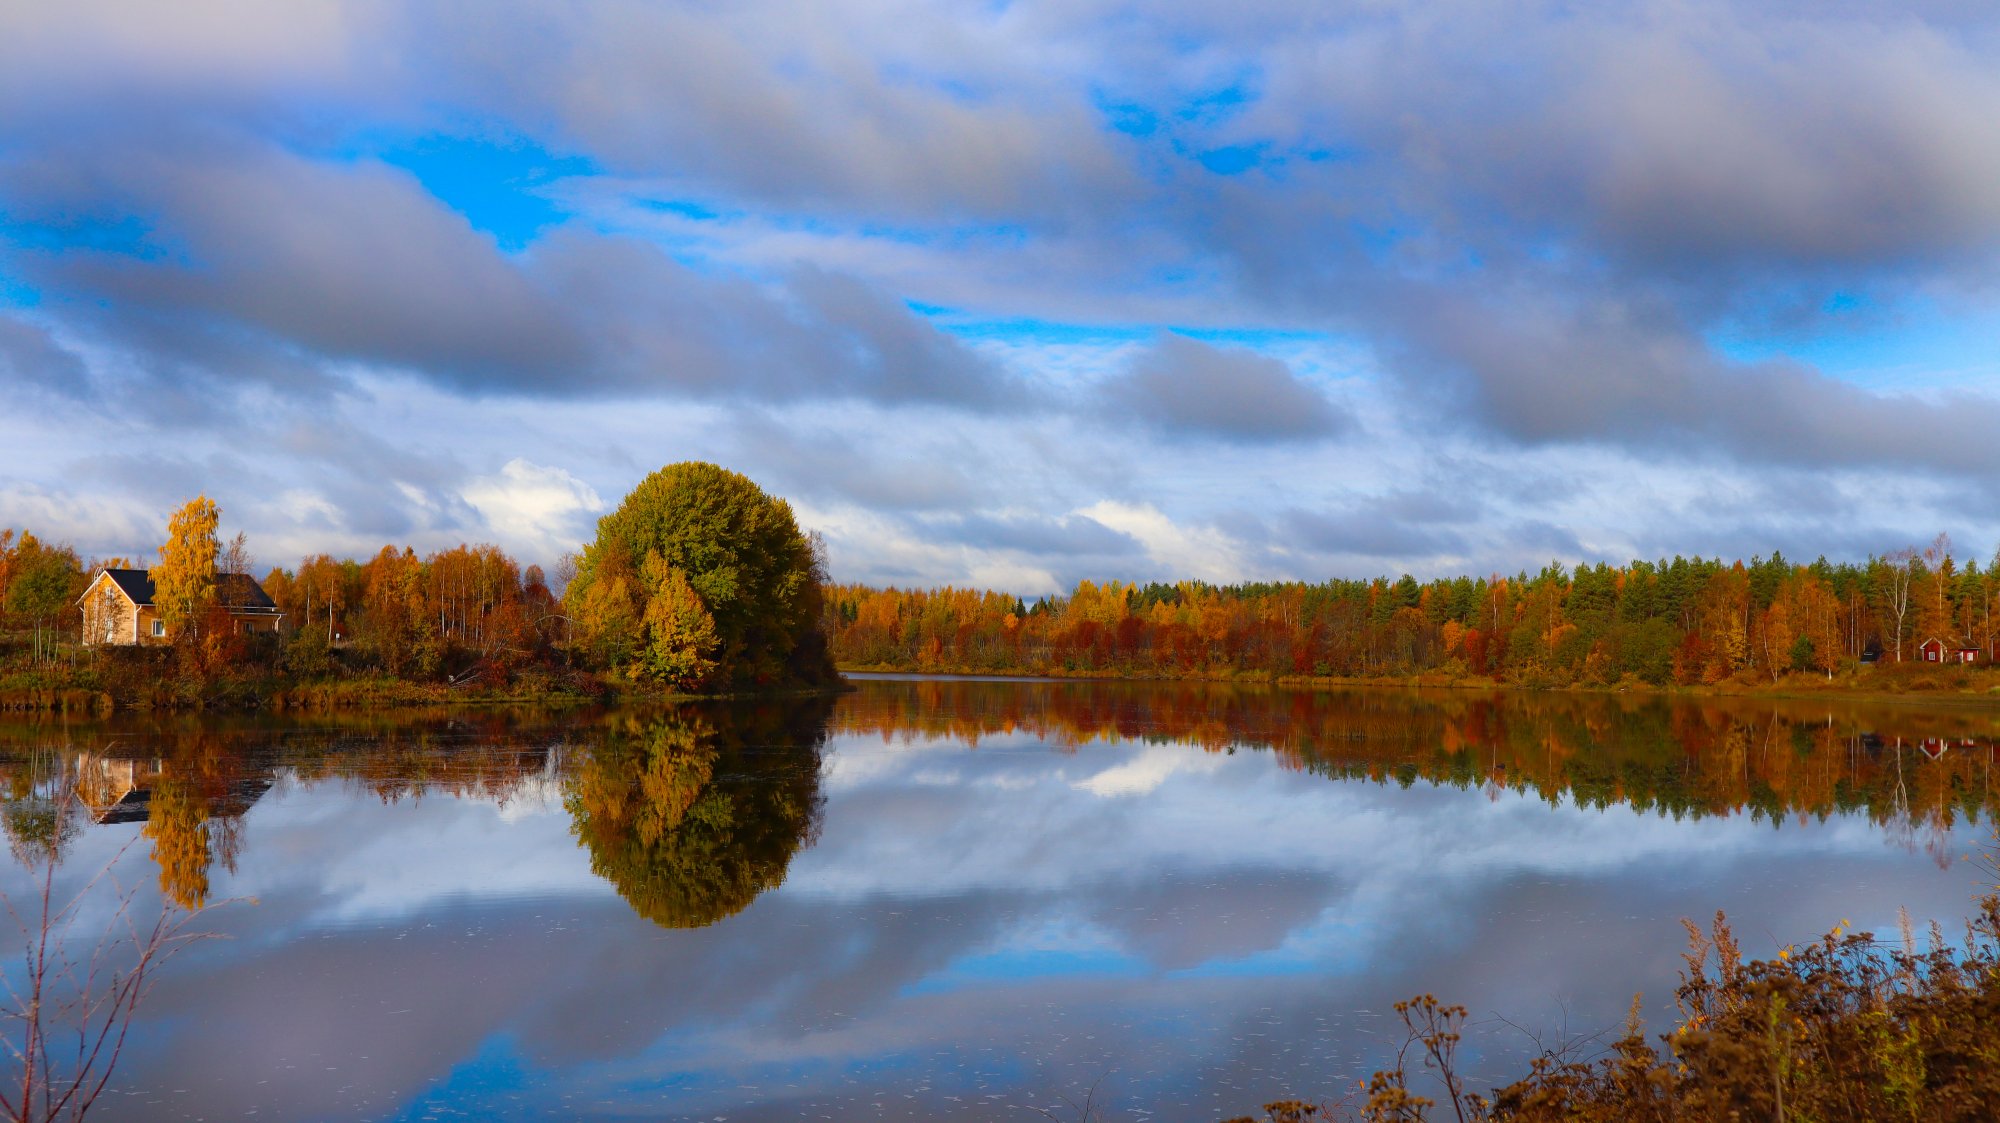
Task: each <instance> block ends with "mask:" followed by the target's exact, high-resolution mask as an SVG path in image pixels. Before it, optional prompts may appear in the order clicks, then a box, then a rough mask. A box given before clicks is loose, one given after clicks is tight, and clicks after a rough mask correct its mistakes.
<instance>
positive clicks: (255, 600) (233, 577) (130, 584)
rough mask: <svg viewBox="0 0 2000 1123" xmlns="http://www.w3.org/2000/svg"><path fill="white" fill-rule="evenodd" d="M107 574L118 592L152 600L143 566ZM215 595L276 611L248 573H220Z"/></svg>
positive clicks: (136, 599) (141, 601) (240, 605)
mask: <svg viewBox="0 0 2000 1123" xmlns="http://www.w3.org/2000/svg"><path fill="white" fill-rule="evenodd" d="M104 575H105V576H106V577H109V578H111V580H112V581H113V582H114V583H116V584H117V586H118V589H119V591H120V592H123V593H124V594H125V595H126V596H128V597H131V598H132V603H133V604H137V605H150V604H152V603H153V578H152V576H151V575H150V574H148V573H147V571H145V570H143V569H107V570H105V571H104ZM215 598H216V599H217V600H218V601H221V602H222V603H223V604H225V605H228V606H229V607H231V608H247V609H252V610H255V611H260V612H276V611H277V610H278V604H277V602H276V601H274V600H272V599H271V595H270V594H269V593H266V592H265V591H264V586H262V585H259V584H258V583H257V579H256V578H254V577H252V576H250V575H249V574H247V573H220V574H217V575H216V578H215Z"/></svg>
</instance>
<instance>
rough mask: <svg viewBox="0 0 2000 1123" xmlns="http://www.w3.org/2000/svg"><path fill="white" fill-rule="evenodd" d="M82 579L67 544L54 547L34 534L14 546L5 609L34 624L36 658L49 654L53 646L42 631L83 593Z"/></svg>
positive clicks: (73, 552)
mask: <svg viewBox="0 0 2000 1123" xmlns="http://www.w3.org/2000/svg"><path fill="white" fill-rule="evenodd" d="M82 578H83V569H82V566H81V565H80V564H79V563H78V562H77V558H76V551H74V550H72V549H70V548H69V547H67V546H55V547H51V546H48V545H45V544H43V543H42V542H40V541H39V540H37V539H36V538H35V536H34V535H32V534H23V535H22V536H21V541H20V544H19V545H17V546H15V547H14V550H13V554H12V557H11V558H10V559H9V562H8V581H7V589H6V608H7V611H8V613H9V614H11V615H13V616H16V617H20V618H21V619H24V620H28V621H31V622H32V623H33V624H34V628H35V638H34V656H35V658H37V659H40V658H44V657H46V656H47V655H48V654H49V652H50V649H51V645H49V644H48V643H46V642H45V641H44V636H43V632H44V630H45V629H46V628H47V627H48V625H49V624H50V622H51V621H54V620H56V619H57V618H59V617H60V616H61V615H62V614H63V613H64V612H66V611H68V609H69V607H70V604H71V603H72V602H73V601H74V600H75V599H76V597H77V594H78V593H79V592H81V589H80V588H79V586H80V585H81V584H82Z"/></svg>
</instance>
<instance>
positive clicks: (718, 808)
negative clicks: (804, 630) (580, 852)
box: [564, 698, 833, 928]
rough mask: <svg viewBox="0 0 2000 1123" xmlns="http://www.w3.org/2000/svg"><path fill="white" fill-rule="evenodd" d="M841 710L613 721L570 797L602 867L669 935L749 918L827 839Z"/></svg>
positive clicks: (765, 708)
mask: <svg viewBox="0 0 2000 1123" xmlns="http://www.w3.org/2000/svg"><path fill="white" fill-rule="evenodd" d="M832 709H833V703H832V700H831V699H826V698H812V699H788V700H784V701H774V702H766V703H760V704H757V705H751V706H745V705H731V706H728V707H727V708H726V709H721V708H718V707H716V706H712V705H701V706H697V705H687V706H679V707H675V708H672V709H667V710H662V711H658V712H652V713H648V714H645V715H643V716H640V715H613V716H611V717H609V718H608V719H607V720H606V723H605V728H604V730H603V733H602V735H601V736H599V737H597V738H595V739H594V740H592V741H591V742H590V744H589V745H588V746H587V747H586V749H585V750H584V752H583V754H582V757H581V759H579V760H577V761H575V762H574V766H573V771H572V772H571V774H570V777H569V779H568V782H567V795H566V798H565V800H564V803H565V806H566V807H567V808H568V810H569V813H570V816H571V818H572V827H571V829H572V830H573V831H574V832H575V834H576V837H577V838H578V839H579V840H580V841H581V842H582V843H583V845H584V846H585V847H587V848H588V849H589V851H590V868H591V870H592V871H593V872H595V873H596V874H597V875H598V876H599V877H602V878H604V879H605V880H607V881H609V882H610V883H611V884H612V885H613V886H614V887H615V888H616V889H617V890H618V892H619V895H620V896H622V897H624V898H625V900H626V902H627V903H628V904H630V905H631V906H632V908H633V910H634V911H635V912H637V913H638V914H639V915H640V916H643V917H645V918H646V919H648V920H650V921H652V922H653V923H655V924H658V925H660V926H661V927H664V928H700V927H703V926H706V925H709V924H713V923H715V922H716V921H718V920H722V919H724V918H726V917H730V916H734V915H735V914H736V913H739V912H741V911H743V909H744V908H746V907H748V906H749V904H750V902H751V901H754V900H756V899H757V896H758V895H759V894H761V893H763V892H764V891H765V890H767V889H772V888H775V887H777V886H778V885H779V884H781V883H783V881H784V880H785V872H786V870H787V869H788V868H789V867H790V865H791V861H792V856H793V855H794V854H796V853H798V851H799V850H800V849H802V848H803V847H806V846H809V845H811V844H812V842H813V841H814V839H815V838H816V837H817V835H818V831H819V823H820V809H821V806H822V804H823V802H824V801H823V799H822V797H821V795H820V785H819V763H820V747H821V746H822V745H823V744H824V743H825V741H826V732H827V726H828V721H829V718H830V717H831V714H832Z"/></svg>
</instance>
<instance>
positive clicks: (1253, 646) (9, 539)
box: [0, 481, 2000, 700]
mask: <svg viewBox="0 0 2000 1123" xmlns="http://www.w3.org/2000/svg"><path fill="white" fill-rule="evenodd" d="M746 483H747V481H746ZM636 494H638V493H635V495H636ZM799 540H800V541H801V542H805V541H807V540H806V538H805V537H804V536H799ZM593 548H595V549H596V551H597V552H596V553H594V554H593V553H592V552H591V551H590V550H586V551H585V552H584V553H582V554H579V555H575V556H572V557H568V558H565V559H563V561H562V563H561V564H560V565H559V566H558V571H557V572H556V573H555V574H554V575H553V576H551V575H549V574H545V573H544V571H543V570H542V569H541V567H539V566H536V565H523V564H521V562H520V561H518V560H517V559H515V558H513V557H510V556H509V555H508V554H507V553H505V552H504V551H502V550H501V549H500V548H498V547H496V546H493V545H458V546H454V547H452V548H450V549H443V550H436V551H432V552H431V553H428V554H420V553H418V552H417V551H416V550H415V549H413V548H411V547H409V546H396V545H385V546H384V547H382V549H381V550H379V551H377V552H376V553H374V554H373V555H371V556H368V557H365V558H361V559H357V558H336V557H334V556H332V555H330V554H324V553H322V554H315V555H311V556H308V557H304V558H301V559H300V560H299V561H298V562H297V563H296V564H294V565H291V566H289V567H287V566H278V567H272V568H268V569H264V570H263V571H262V573H261V575H258V574H257V573H256V570H257V569H258V568H259V567H257V566H256V565H255V562H254V559H253V557H252V555H251V552H250V550H249V548H248V546H247V543H246V541H245V539H244V536H243V535H240V534H239V535H237V536H236V537H235V538H234V539H233V540H231V541H229V542H227V543H217V544H216V545H215V546H214V548H213V558H214V561H213V565H214V573H216V574H218V575H227V574H245V575H250V576H256V577H257V580H258V581H259V582H260V583H261V585H262V588H263V589H264V591H265V592H266V593H267V594H268V595H269V596H270V598H271V600H272V601H273V602H274V603H275V604H276V606H277V608H278V609H279V610H280V611H281V612H282V613H283V618H284V621H285V627H284V629H283V632H282V635H280V636H275V637H267V636H243V635H237V634H234V633H233V632H232V630H231V629H229V628H227V627H217V626H210V627H208V628H206V629H204V628H202V627H200V626H199V623H200V622H199V621H195V620H192V619H190V620H189V621H187V622H186V623H187V632H186V636H187V638H188V639H189V640H190V642H186V643H178V644H176V645H175V647H176V649H177V650H176V653H175V658H174V662H173V668H172V677H173V679H174V683H173V687H174V689H175V690H178V691H180V692H181V693H182V694H186V693H188V692H189V691H195V692H200V691H203V690H210V689H211V688H212V686H213V684H214V683H215V682H218V681H229V680H241V679H244V678H245V677H246V676H247V677H250V678H256V677H257V676H260V675H261V676H264V677H265V678H266V679H269V678H271V677H272V676H276V677H278V678H281V679H283V680H284V681H285V682H287V683H291V684H294V685H298V684H319V691H320V693H321V694H322V695H325V694H327V693H328V688H327V687H326V686H325V685H324V684H325V683H326V682H327V681H328V680H334V679H349V680H352V679H356V678H368V677H372V678H374V679H375V680H377V688H376V689H377V691H378V692H380V691H381V690H384V689H387V688H386V687H385V686H383V685H382V684H384V683H400V684H418V685H428V686H431V687H436V688H437V689H436V690H432V691H430V692H429V693H428V694H426V695H425V697H426V698H433V696H437V695H439V691H443V692H444V693H446V694H449V693H450V692H452V691H463V690H468V689H479V690H487V691H494V690H503V691H504V690H514V691H517V692H525V693H527V694H531V695H533V694H545V693H548V692H550V691H557V692H563V691H570V692H576V693H580V694H582V695H586V696H591V697H600V696H603V695H604V694H605V693H606V691H607V690H609V689H614V688H617V687H619V686H621V685H624V686H632V685H637V684H642V683H647V682H651V683H652V684H654V685H662V684H664V685H668V686H695V685H700V684H701V682H702V681H709V682H715V683H720V682H724V681H727V678H726V676H725V675H724V674H723V673H722V672H720V671H718V670H717V669H716V668H717V666H718V664H719V662H720V661H721V660H722V659H723V658H724V654H725V653H724V651H723V650H722V649H723V648H724V647H725V646H727V644H728V642H729V640H728V637H729V636H732V635H737V634H741V635H744V636H749V637H755V636H762V635H769V634H772V633H773V632H774V631H775V629H774V627H773V626H772V625H770V624H769V623H760V622H757V621H754V620H748V619H747V618H746V622H742V623H736V622H734V621H735V619H736V617H735V616H732V615H730V614H727V613H724V614H720V615H718V614H716V613H715V612H714V611H713V610H714V609H716V608H719V607H721V604H722V602H721V601H720V599H719V598H718V597H717V595H716V594H713V593H706V594H704V593H700V592H697V591H696V590H695V588H694V586H693V585H691V584H690V583H689V581H688V580H687V579H686V578H685V576H684V575H683V576H681V577H680V578H679V579H677V580H672V581H669V580H667V577H671V576H673V575H675V574H680V573H681V571H680V570H679V569H678V568H676V567H673V566H669V565H666V564H665V563H664V562H661V561H660V560H659V559H658V558H653V559H652V568H648V567H647V566H646V565H642V564H639V563H638V562H637V561H635V560H634V558H633V556H632V555H633V554H634V552H635V551H634V550H632V549H629V548H625V547H622V546H619V545H618V544H617V543H615V542H611V541H610V540H608V539H607V543H606V544H605V545H603V546H599V547H593ZM657 552H658V551H654V553H657ZM799 553H800V557H799V558H798V559H796V561H795V563H794V568H797V569H799V570H800V571H801V572H804V573H805V574H806V576H805V577H803V578H800V579H798V580H794V581H793V582H792V584H791V585H789V586H787V588H788V589H790V590H792V591H790V592H788V593H787V594H786V595H787V596H788V597H791V598H793V600H792V601H791V602H788V604H789V605H790V607H789V608H788V612H789V613H790V614H791V616H793V617H798V618H799V619H798V622H797V623H796V624H791V625H789V627H790V628H791V629H792V632H793V633H795V634H794V635H793V636H792V637H791V638H790V639H788V643H791V644H793V645H795V646H796V648H797V650H798V651H799V652H802V653H803V654H801V655H799V656H798V658H797V659H795V660H794V662H796V663H798V664H799V665H800V666H803V667H805V672H801V673H800V674H798V675H795V676H794V677H803V678H806V679H811V678H813V677H814V673H813V665H814V661H815V660H819V659H822V658H823V657H822V656H820V655H818V654H817V652H819V651H821V650H825V649H830V652H831V656H832V658H833V660H834V661H835V662H836V663H837V664H838V665H839V666H840V667H841V668H843V669H847V670H898V671H918V672H957V673H1016V674H1038V675H1055V676H1082V677H1105V678H1115V677H1147V678H1251V679H1258V680H1265V681H1269V680H1283V681H1295V680H1331V681H1373V680H1384V681H1410V680H1416V681H1424V682H1461V681H1463V682H1493V683H1507V684H1514V685H1523V686H1594V687H1615V686H1620V685H1623V686H1628V687H1674V686H1723V687H1729V686H1737V687H1742V688H1746V689H1748V688H1756V687H1758V686H1760V685H1770V684H1776V683H1785V682H1788V683H1794V684H1799V683H1806V682H1809V681H1811V680H1818V681H1821V682H1825V681H1829V680H1837V681H1839V682H1843V683H1848V684H1853V683H1855V682H1856V681H1857V679H1858V678H1866V679H1868V680H1869V681H1870V682H1872V683H1873V684H1875V685H1878V686H1882V687H1884V688H1888V689H1902V688H1924V687H1935V686H1938V685H1940V684H1951V685H1957V686H1959V687H1964V686H1966V685H1968V684H1972V685H1979V684H1981V683H1983V679H1984V677H1985V676H1984V674H1982V673H1979V671H1978V669H1977V668H1967V667H1965V666H1964V665H1963V664H1960V663H1958V662H1957V660H1959V659H1962V658H1966V659H1971V660H1973V661H1975V662H1976V663H1977V664H1979V665H1980V666H1984V665H1987V664H1990V663H1991V661H1992V659H1993V656H1994V653H1995V650H1996V642H2000V621H1996V619H1995V612H1994V609H1995V606H1996V602H2000V558H1997V559H1995V560H1994V561H1992V562H1989V563H1988V564H1986V565H1985V566H1983V567H1982V566H1981V564H1980V563H1979V562H1978V560H1977V559H1974V558H1962V557H1961V556H1959V554H1958V553H1956V552H1955V551H1954V550H1953V548H1952V545H1951V543H1950V541H1949V539H1947V538H1945V537H1944V536H1939V538H1938V539H1936V540H1935V541H1934V542H1932V543H1931V545H1930V546H1928V547H1927V548H1924V549H1916V548H1906V549H1901V550H1896V551H1891V552H1888V553H1885V554H1882V555H1880V556H1876V557H1871V558H1869V559H1867V560H1866V561H1863V562H1859V563H1855V562H1838V563H1836V562H1829V561H1828V560H1826V559H1825V558H1823V557H1822V558H1819V559H1817V560H1815V561H1813V562H1811V563H1810V564H1800V563H1797V562H1794V561H1792V560H1790V559H1788V558H1786V557H1784V556H1783V555H1782V554H1776V553H1774V554H1772V555H1771V556H1769V557H1756V558H1752V559H1750V560H1749V561H1734V562H1728V561H1724V560H1722V559H1720V558H1700V557H1696V558H1691V559H1690V558H1684V557H1674V558H1672V559H1670V560H1669V559H1662V560H1660V561H1653V562H1647V561H1634V562H1632V563H1630V564H1627V565H1624V566H1611V565H1607V564H1601V563H1600V564H1595V565H1579V566H1576V567H1574V568H1571V567H1566V566H1564V565H1561V564H1560V563H1554V562H1552V563H1550V564H1549V565H1548V566H1546V567H1544V568H1543V569H1542V570H1541V571H1540V572H1538V573H1535V574H1532V575H1530V574H1527V573H1518V574H1515V575H1513V576H1501V575H1489V576H1485V577H1477V578H1475V577H1468V576H1460V577H1455V578H1448V579H1447V578H1438V579H1433V580H1429V581H1419V580H1417V579H1416V578H1415V577H1412V576H1410V575H1407V574H1405V575H1403V576H1402V577H1400V578H1396V579H1390V578H1387V577H1376V578H1372V579H1368V580H1347V579H1332V580H1327V581H1322V582H1316V583H1307V582H1274V583H1256V584H1242V585H1226V586H1220V585H1213V584H1208V583H1204V582H1198V581H1182V582H1178V583H1175V584H1162V583H1151V584H1144V585H1140V584H1133V583H1126V582H1121V581H1115V580H1114V581H1109V582H1104V583H1098V582H1093V581H1088V580H1085V581H1081V582H1079V583H1078V584H1077V585H1076V587H1075V588H1074V589H1073V590H1072V591H1071V592H1070V593H1069V594H1068V595H1067V596H1051V597H1044V598H1041V599H1037V600H1032V601H1031V600H1028V599H1025V598H1022V597H1020V596H1017V595H1015V594H1012V593H1009V592H1004V591H995V590H975V589H963V588H954V587H944V588H935V589H898V588H876V587H871V586H866V585H855V584H838V583H832V582H829V581H826V580H825V579H824V565H825V560H824V557H823V555H822V554H820V553H819V552H818V548H817V547H811V546H809V545H808V546H807V547H803V548H801V549H800V550H799ZM808 555H809V556H808ZM580 562H581V563H583V565H584V568H583V569H582V571H581V573H582V576H583V577H584V578H585V579H584V580H578V577H579V568H578V567H579V563H580ZM164 564H165V563H163V565H164ZM129 565H130V563H129V562H128V561H127V560H126V559H122V558H105V559H94V560H92V561H89V562H87V563H86V562H85V561H83V560H82V559H80V558H79V557H78V555H77V553H76V552H75V550H73V549H71V548H69V547H68V546H65V545H54V544H50V543H49V542H47V541H45V540H44V539H41V538H39V537H37V536H36V535H35V534H33V533H32V532H29V531H25V530H23V531H16V530H12V529H0V635H4V636H6V637H7V638H6V640H5V641H4V646H0V659H4V664H0V665H4V667H5V670H4V671H0V675H4V677H0V690H6V689H9V688H10V687H11V688H20V687H23V686H33V685H50V684H55V685H63V684H72V685H82V686H85V687H90V688H99V687H102V686H114V685H117V684H109V683H102V682H100V681H99V680H101V679H102V678H103V677H104V674H113V675H115V674H116V673H117V668H116V667H115V666H112V667H104V668H99V669H100V671H102V672H103V673H100V674H99V675H98V676H97V678H96V679H93V678H91V676H89V675H82V676H79V675H77V674H75V673H74V671H75V668H76V667H77V666H78V662H77V658H76V647H75V642H76V640H77V639H78V631H79V627H80V616H79V609H78V605H77V599H78V597H79V596H80V595H81V594H82V592H83V590H84V589H85V587H86V586H87V585H88V584H89V582H90V579H91V577H92V575H94V574H95V573H96V572H98V571H99V570H102V569H105V568H107V567H111V568H116V567H123V566H129ZM159 568H160V567H156V570H155V571H156V572H158V569H159ZM596 575H601V577H599V576H596ZM697 576H700V575H697ZM649 582H650V583H651V584H650V585H649V584H648V583H649ZM814 583H817V587H816V591H815V589H812V588H806V586H810V585H814ZM649 588H656V589H657V592H654V593H652V594H650V599H649V594H648V591H647V590H648V589H649ZM739 599H741V598H739ZM676 606H679V607H676ZM224 607H226V606H219V605H215V604H209V605H208V606H207V607H206V609H205V611H209V612H215V611H220V610H221V609H222V608H224ZM746 611H747V606H746V607H745V608H738V609H736V616H742V615H744V613H745V612H746ZM677 613H678V614H679V615H676V614H677ZM688 613H693V614H694V616H695V617H696V619H695V621H694V623H693V624H688V623H686V622H685V621H684V620H683V617H685V616H686V615H687V614H688ZM718 621H719V622H720V624H721V629H722V630H721V631H720V632H718V630H717V627H718ZM814 621H816V627H815V626H813V622H814ZM213 623H214V622H213V621H211V624H213ZM1933 640H1935V641H1937V642H1936V643H1935V644H1933V645H1932V647H1933V649H1934V652H1933V653H1935V654H1937V655H1938V657H1939V662H1940V663H1943V664H1946V665H1945V666H1939V665H1938V664H1937V663H1926V655H1927V653H1926V652H1925V651H1924V647H1925V645H1926V644H1927V642H1928V641H1933ZM734 642H735V643H736V645H737V648H738V649H739V658H738V660H737V661H738V662H739V663H742V662H744V661H745V660H744V659H743V658H742V657H740V656H741V653H745V652H747V653H750V654H758V653H757V652H754V651H753V650H752V649H751V648H750V644H751V642H752V641H751V640H747V639H746V640H738V641H734ZM787 650H790V649H787ZM65 651H67V652H68V655H67V660H65V658H64V656H63V653H64V652H65ZM786 658H789V656H786V657H780V656H778V655H772V654H759V662H760V670H759V672H758V674H759V675H760V676H761V679H760V681H772V680H776V679H778V678H781V677H783V676H784V675H786V674H789V673H792V671H793V670H794V668H792V667H788V666H787V665H786ZM158 659H159V656H157V655H155V656H154V660H155V662H157V661H158ZM96 662H99V663H101V662H103V660H97V661H96ZM1898 665H1901V667H1902V670H1900V671H1899V670H1897V669H1895V668H1897V667H1898ZM690 667H691V668H695V669H696V670H697V671H699V672H701V673H702V674H705V675H707V676H708V677H707V679H706V680H701V679H697V678H696V677H695V676H694V675H693V674H692V673H691V672H689V671H688V670H686V668H690ZM663 668H664V669H663ZM676 668H680V670H675V669H676ZM132 673H134V674H153V675H154V676H155V677H158V675H159V674H160V673H161V672H132ZM675 675H678V676H679V677H674V676H675ZM1925 675H1929V677H1923V676H1925ZM1940 675H1949V676H1956V677H1951V678H1940ZM820 677H822V678H823V676H820ZM669 680H671V681H669ZM745 681H748V679H747V678H746V679H745ZM126 686H127V688H128V689H129V686H130V684H126ZM308 693H310V692H308ZM295 696H299V695H298V694H297V692H295ZM433 700H434V699H433Z"/></svg>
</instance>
